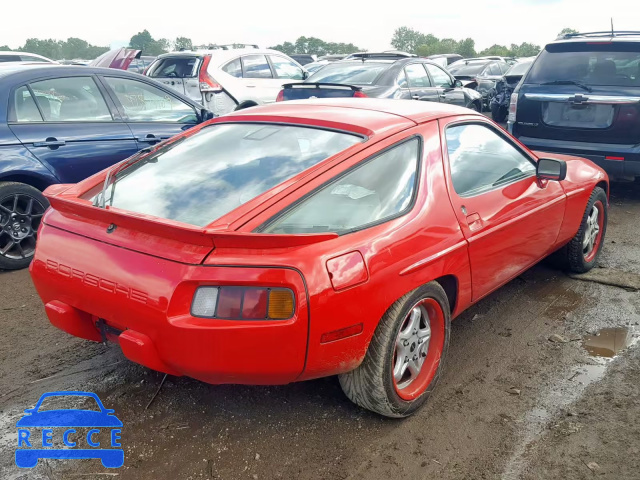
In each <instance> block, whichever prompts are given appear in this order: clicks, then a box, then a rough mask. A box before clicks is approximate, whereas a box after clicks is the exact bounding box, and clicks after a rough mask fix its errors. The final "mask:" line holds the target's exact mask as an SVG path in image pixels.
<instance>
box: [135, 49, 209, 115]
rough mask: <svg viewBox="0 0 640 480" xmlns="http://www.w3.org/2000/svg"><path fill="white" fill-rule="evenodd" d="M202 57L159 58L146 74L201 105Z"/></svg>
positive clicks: (178, 55)
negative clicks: (199, 79) (200, 76)
mask: <svg viewBox="0 0 640 480" xmlns="http://www.w3.org/2000/svg"><path fill="white" fill-rule="evenodd" d="M201 64H202V56H201V55H196V54H189V55H183V54H177V55H167V56H162V57H160V58H158V59H157V60H156V61H155V62H154V63H153V64H151V66H150V67H149V70H148V71H147V73H146V76H148V77H151V78H153V79H155V80H157V81H159V82H161V83H164V84H165V85H166V86H168V87H170V88H172V89H173V90H175V91H177V92H179V93H181V94H183V95H186V96H187V97H189V98H191V99H192V100H194V101H196V102H198V103H201V102H202V94H201V93H200V89H199V83H198V77H199V74H200V66H201Z"/></svg>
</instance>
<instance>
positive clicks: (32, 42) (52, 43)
mask: <svg viewBox="0 0 640 480" xmlns="http://www.w3.org/2000/svg"><path fill="white" fill-rule="evenodd" d="M18 50H20V51H22V52H28V53H36V54H38V55H42V56H44V57H47V58H51V59H53V60H58V59H60V58H62V42H60V41H59V40H53V39H52V38H49V39H46V40H45V39H42V40H41V39H38V38H29V39H27V41H26V42H25V44H24V46H23V47H21V48H19V49H18Z"/></svg>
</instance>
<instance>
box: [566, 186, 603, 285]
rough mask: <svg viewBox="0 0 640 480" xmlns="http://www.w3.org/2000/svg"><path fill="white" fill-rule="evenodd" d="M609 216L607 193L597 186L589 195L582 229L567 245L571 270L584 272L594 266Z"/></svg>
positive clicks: (581, 225)
mask: <svg viewBox="0 0 640 480" xmlns="http://www.w3.org/2000/svg"><path fill="white" fill-rule="evenodd" d="M607 218H608V212H607V194H606V193H605V192H604V190H603V189H602V188H600V187H596V188H594V189H593V192H592V193H591V196H590V197H589V202H588V203H587V208H586V209H585V211H584V215H583V217H582V222H581V223H580V229H579V230H578V233H576V235H575V237H573V239H572V240H571V242H569V244H568V245H567V260H568V264H569V269H570V270H571V271H573V272H576V273H584V272H587V271H589V270H591V269H592V268H593V267H594V265H595V263H596V259H597V258H598V255H599V253H600V250H601V249H602V245H603V243H604V236H605V233H606V231H607Z"/></svg>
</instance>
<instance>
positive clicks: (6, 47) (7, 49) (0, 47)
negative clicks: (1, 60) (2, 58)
mask: <svg viewBox="0 0 640 480" xmlns="http://www.w3.org/2000/svg"><path fill="white" fill-rule="evenodd" d="M12 50H13V49H12V48H11V47H9V45H0V51H3V52H10V51H12Z"/></svg>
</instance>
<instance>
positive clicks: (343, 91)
mask: <svg viewBox="0 0 640 480" xmlns="http://www.w3.org/2000/svg"><path fill="white" fill-rule="evenodd" d="M282 88H283V90H282V100H304V99H307V98H351V97H357V96H364V95H362V93H363V88H362V87H360V86H357V85H343V84H340V83H321V82H320V83H288V84H286V85H283V86H282Z"/></svg>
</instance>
